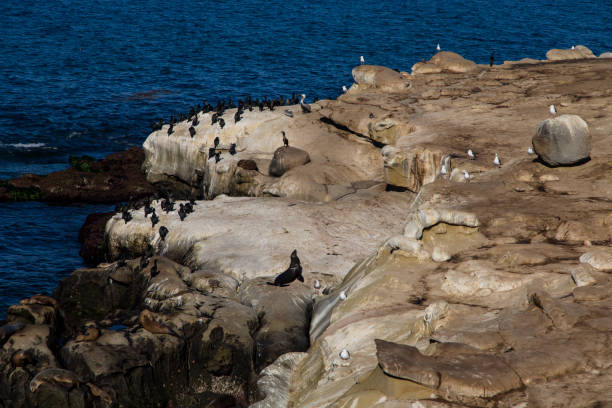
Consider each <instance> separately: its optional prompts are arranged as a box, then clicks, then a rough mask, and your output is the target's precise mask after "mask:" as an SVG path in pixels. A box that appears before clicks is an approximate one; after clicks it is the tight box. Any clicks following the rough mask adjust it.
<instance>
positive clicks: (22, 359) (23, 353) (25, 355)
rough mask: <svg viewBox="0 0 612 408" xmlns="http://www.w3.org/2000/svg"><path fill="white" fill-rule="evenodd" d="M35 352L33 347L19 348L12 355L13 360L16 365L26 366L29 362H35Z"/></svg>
mask: <svg viewBox="0 0 612 408" xmlns="http://www.w3.org/2000/svg"><path fill="white" fill-rule="evenodd" d="M34 361H35V359H34V352H33V351H32V350H31V349H27V350H17V351H16V352H15V353H13V355H12V356H11V362H12V363H13V365H14V366H15V367H25V366H27V365H28V364H34Z"/></svg>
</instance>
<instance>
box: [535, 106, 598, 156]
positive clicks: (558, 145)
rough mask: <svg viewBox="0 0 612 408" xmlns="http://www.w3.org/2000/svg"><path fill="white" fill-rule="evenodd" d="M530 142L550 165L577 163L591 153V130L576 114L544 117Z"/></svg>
mask: <svg viewBox="0 0 612 408" xmlns="http://www.w3.org/2000/svg"><path fill="white" fill-rule="evenodd" d="M531 142H532V144H533V148H534V150H535V152H536V153H537V154H538V156H539V157H540V158H541V159H542V160H543V161H544V162H545V163H547V164H549V165H551V166H558V165H566V164H574V163H578V162H580V161H582V160H585V159H587V158H588V157H589V156H590V154H591V132H590V131H589V127H588V125H587V124H586V122H585V121H584V120H582V118H580V116H577V115H561V116H559V117H556V118H552V119H546V120H545V121H543V122H542V123H540V126H538V129H537V131H536V134H535V136H534V137H533V139H532V141H531Z"/></svg>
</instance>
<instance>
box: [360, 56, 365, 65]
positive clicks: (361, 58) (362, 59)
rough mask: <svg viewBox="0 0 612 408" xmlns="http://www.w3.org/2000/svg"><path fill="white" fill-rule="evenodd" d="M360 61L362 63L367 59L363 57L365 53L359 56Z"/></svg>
mask: <svg viewBox="0 0 612 408" xmlns="http://www.w3.org/2000/svg"><path fill="white" fill-rule="evenodd" d="M359 62H360V63H361V65H363V64H365V59H364V58H363V55H362V56H361V57H359Z"/></svg>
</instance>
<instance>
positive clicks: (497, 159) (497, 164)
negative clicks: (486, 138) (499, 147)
mask: <svg viewBox="0 0 612 408" xmlns="http://www.w3.org/2000/svg"><path fill="white" fill-rule="evenodd" d="M493 163H494V164H495V165H496V166H497V167H501V161H500V160H499V156H498V155H497V153H495V158H494V159H493Z"/></svg>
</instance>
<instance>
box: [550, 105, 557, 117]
mask: <svg viewBox="0 0 612 408" xmlns="http://www.w3.org/2000/svg"><path fill="white" fill-rule="evenodd" d="M548 111H549V112H550V114H551V115H553V116H554V115H556V114H557V108H555V105H550V106H549V107H548Z"/></svg>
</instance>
